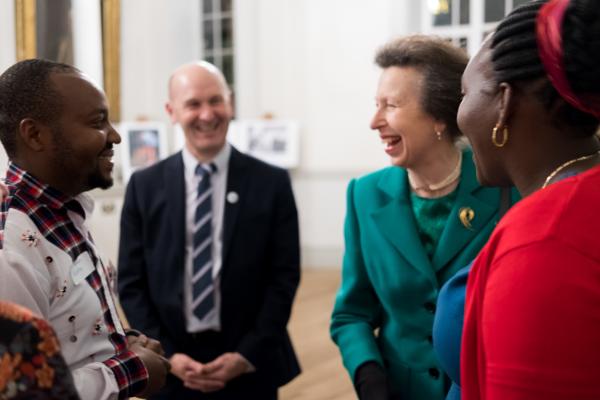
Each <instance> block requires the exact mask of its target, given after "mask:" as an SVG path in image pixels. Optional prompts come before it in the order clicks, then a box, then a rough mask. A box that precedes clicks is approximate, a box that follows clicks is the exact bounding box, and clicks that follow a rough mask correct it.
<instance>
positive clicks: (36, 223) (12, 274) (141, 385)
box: [0, 60, 169, 400]
mask: <svg viewBox="0 0 600 400" xmlns="http://www.w3.org/2000/svg"><path fill="white" fill-rule="evenodd" d="M0 140H1V141H2V145H3V146H4V148H5V150H6V153H7V154H8V156H9V159H10V160H11V162H10V165H9V169H8V172H7V175H6V184H7V186H8V195H7V196H6V197H5V198H4V200H3V202H2V203H1V206H0V247H1V248H2V251H1V255H0V256H1V257H3V258H4V260H5V263H2V264H1V265H2V269H0V298H1V299H6V300H10V301H13V302H15V303H19V304H21V305H23V306H26V307H28V308H30V309H32V310H33V311H34V312H36V313H38V314H40V315H42V316H43V317H44V318H46V319H47V320H49V321H50V323H51V324H52V326H53V328H54V329H55V331H56V333H57V336H58V338H59V341H60V344H61V347H62V352H63V355H64V358H65V360H66V361H67V364H68V365H69V368H70V369H71V372H72V373H73V377H74V380H75V385H76V387H77V390H78V392H79V395H80V396H81V397H82V398H83V399H94V400H97V399H117V398H118V399H125V398H128V397H130V396H141V397H146V396H148V395H151V394H153V393H154V392H156V391H157V390H158V389H159V388H160V387H161V386H162V385H163V384H164V381H165V378H166V374H167V373H168V369H169V364H168V362H167V361H166V360H165V359H164V358H163V357H162V356H161V354H162V348H161V346H160V344H159V343H158V342H156V341H154V340H150V339H148V338H147V337H145V336H144V335H140V334H139V333H137V332H132V333H133V335H129V333H130V332H128V333H127V334H126V332H125V331H124V330H123V327H122V325H121V322H120V320H119V317H118V314H117V312H116V305H115V301H114V298H113V288H114V278H115V271H114V269H113V267H112V264H110V263H109V262H107V261H106V260H104V259H103V258H102V256H101V255H100V254H99V252H98V250H97V249H96V247H95V245H94V241H93V239H92V235H91V234H90V232H89V231H88V229H87V227H86V225H85V218H86V216H89V215H90V214H91V212H92V210H93V202H92V200H91V198H90V197H89V196H87V195H86V194H84V193H83V192H85V191H88V190H90V189H94V188H98V187H99V188H103V189H106V188H108V187H110V186H111V185H112V176H111V175H112V169H113V163H112V161H111V159H112V156H113V149H112V147H113V144H115V143H119V142H120V141H121V138H120V136H119V134H118V133H117V132H116V131H115V130H114V129H113V127H112V126H111V124H110V122H109V119H108V108H107V105H106V98H105V96H104V94H103V92H102V91H101V90H100V89H98V88H97V87H96V86H95V85H94V84H93V83H92V82H91V81H90V80H89V79H88V78H87V77H86V76H84V75H83V74H82V73H81V72H79V71H78V70H77V69H75V68H73V67H71V66H68V65H64V64H58V63H54V62H50V61H45V60H27V61H23V62H20V63H17V64H15V65H14V66H12V67H10V68H9V69H8V70H7V71H6V72H4V73H3V74H2V76H0Z"/></svg>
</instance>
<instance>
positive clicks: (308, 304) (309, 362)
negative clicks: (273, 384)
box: [279, 269, 356, 400]
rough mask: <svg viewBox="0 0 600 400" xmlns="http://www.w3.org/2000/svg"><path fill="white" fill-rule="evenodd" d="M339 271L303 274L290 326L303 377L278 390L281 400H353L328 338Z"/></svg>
mask: <svg viewBox="0 0 600 400" xmlns="http://www.w3.org/2000/svg"><path fill="white" fill-rule="evenodd" d="M339 282H340V271H339V270H337V269H331V270H328V269H326V270H310V269H308V270H307V269H305V270H303V271H302V281H301V283H300V288H299V290H298V294H297V297H296V302H295V304H294V309H293V312H292V318H291V320H290V324H289V330H290V334H291V336H292V342H293V343H294V348H295V349H296V354H297V355H298V357H299V359H300V364H301V366H302V374H301V375H300V376H299V377H297V378H296V379H294V380H293V381H292V382H290V383H289V384H287V385H286V386H284V387H283V388H281V390H280V391H279V398H280V400H354V399H356V396H355V395H354V390H353V389H352V384H351V382H350V378H349V376H348V374H347V373H346V370H345V369H344V367H343V366H342V361H341V358H340V355H339V352H338V349H337V347H336V346H335V345H334V344H333V342H332V341H331V339H330V338H329V318H330V316H331V309H332V307H333V302H334V297H335V293H336V291H337V289H338V286H339Z"/></svg>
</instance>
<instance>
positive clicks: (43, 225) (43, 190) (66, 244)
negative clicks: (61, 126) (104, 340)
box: [0, 163, 148, 399]
mask: <svg viewBox="0 0 600 400" xmlns="http://www.w3.org/2000/svg"><path fill="white" fill-rule="evenodd" d="M6 184H7V186H8V192H9V193H8V196H6V198H5V199H4V201H3V202H2V204H1V205H0V248H2V247H3V245H4V227H5V223H6V217H7V215H8V210H9V209H11V208H14V209H17V210H19V211H21V212H23V213H25V214H27V215H28V216H29V218H30V219H31V220H32V221H33V223H34V224H35V225H36V227H37V228H38V229H39V231H40V234H42V235H43V236H44V237H45V238H46V240H48V241H49V242H50V243H52V244H54V245H55V246H57V247H58V248H60V249H62V250H63V251H65V252H66V253H67V254H69V256H71V259H72V260H73V261H75V260H76V259H77V257H78V256H79V255H80V254H82V253H83V252H86V251H87V252H88V254H89V255H90V258H91V259H92V261H93V263H94V265H95V266H96V269H94V271H93V272H92V273H91V274H90V275H88V277H87V278H86V280H87V282H88V283H89V285H90V286H91V287H92V288H93V289H94V291H95V292H96V295H97V296H98V298H99V300H100V304H101V305H102V313H103V315H104V322H105V325H106V328H107V329H108V332H109V339H110V342H111V343H112V345H113V346H114V348H115V356H113V357H111V358H110V359H108V360H106V361H104V364H105V365H107V366H108V367H109V368H110V369H111V370H112V372H113V373H114V375H115V378H116V380H117V383H118V385H119V390H120V392H119V399H126V398H128V397H130V396H135V395H136V394H139V393H140V392H141V391H142V390H143V389H144V388H145V387H146V383H147V380H148V371H147V370H146V368H145V367H144V364H143V363H142V361H141V360H140V359H139V358H138V357H137V356H136V355H135V354H134V353H133V352H131V351H129V350H127V339H126V337H125V336H124V335H121V334H119V333H118V332H117V330H116V327H115V321H114V320H113V318H112V314H111V313H110V309H109V307H108V302H107V296H110V293H107V292H106V288H105V287H103V286H102V281H101V278H100V274H99V273H98V268H104V266H103V265H102V262H100V261H99V259H98V257H96V254H95V253H94V251H93V249H92V247H91V246H90V245H89V242H88V241H87V240H86V239H85V237H84V236H83V235H82V234H81V232H80V231H79V230H78V229H77V228H76V227H75V225H74V224H73V222H72V221H71V219H70V218H69V216H68V214H67V211H68V210H71V211H74V212H76V213H78V214H79V215H81V216H82V217H83V218H85V211H84V210H83V207H81V204H79V202H77V200H74V199H73V198H71V197H68V196H65V195H64V194H62V193H61V192H59V191H58V190H56V189H54V188H52V187H50V186H48V185H45V184H42V183H41V182H39V181H38V180H37V179H35V178H34V177H33V176H31V175H30V174H28V173H27V172H26V171H24V170H22V169H20V168H19V167H17V166H16V165H15V164H13V163H10V164H9V168H8V171H7V174H6ZM89 240H91V237H89ZM103 272H104V273H105V276H107V274H106V271H103Z"/></svg>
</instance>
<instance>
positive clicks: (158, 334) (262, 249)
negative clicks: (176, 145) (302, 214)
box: [119, 148, 300, 388]
mask: <svg viewBox="0 0 600 400" xmlns="http://www.w3.org/2000/svg"><path fill="white" fill-rule="evenodd" d="M183 169H184V166H183V158H182V155H181V153H177V154H175V155H173V156H171V157H169V158H167V159H165V160H163V161H161V162H159V163H157V164H155V165H153V166H151V167H149V168H147V169H144V170H142V171H139V172H136V173H134V174H133V176H132V177H131V180H130V181H129V184H128V186H127V192H126V195H125V203H124V205H123V212H122V215H121V238H120V247H119V292H120V298H121V304H122V306H123V309H124V311H125V314H126V316H127V319H128V320H129V322H130V324H131V326H132V327H133V328H136V329H139V330H141V331H142V332H144V333H145V334H146V335H148V336H150V337H154V338H158V339H160V341H161V343H162V345H163V347H164V348H165V351H166V353H167V356H170V355H172V354H173V353H185V354H187V355H189V356H191V357H192V358H195V359H197V360H199V361H201V362H207V361H210V360H212V359H214V358H215V357H216V356H218V355H220V354H222V353H224V352H239V353H241V354H242V355H243V356H244V357H246V359H248V360H249V361H250V362H251V363H252V364H253V365H254V366H255V367H256V370H257V372H256V373H255V374H254V375H258V376H262V378H263V379H262V381H265V384H266V385H272V387H273V388H276V387H278V386H281V385H283V384H285V383H287V382H288V381H290V380H291V379H292V378H294V377H295V376H296V375H298V374H299V372H300V368H299V366H298V362H297V360H296V356H295V354H294V351H293V348H292V346H291V343H290V339H289V336H288V333H287V329H286V325H287V323H288V319H289V316H290V311H291V307H292V301H293V299H294V295H295V293H296V288H297V286H298V282H299V278H300V254H299V253H300V252H299V237H298V236H299V233H298V216H297V211H296V205H295V201H294V196H293V193H292V188H291V184H290V179H289V175H288V174H287V172H286V171H285V170H282V169H280V168H276V167H273V166H271V165H268V164H266V163H264V162H262V161H259V160H257V159H255V158H252V157H250V156H247V155H244V154H242V153H240V152H239V151H237V150H236V149H235V148H232V152H231V158H230V160H229V171H228V176H227V189H226V192H225V193H226V194H227V193H230V192H236V193H237V194H238V195H239V200H238V201H237V202H236V203H231V202H228V201H226V204H225V213H224V226H223V232H224V237H223V265H222V269H221V282H220V285H221V286H220V290H221V332H220V333H219V334H215V335H213V336H210V335H208V336H207V335H204V336H202V335H200V338H199V337H198V336H195V335H190V334H188V333H187V332H186V322H185V317H184V303H183V277H184V252H185V226H184V224H185V209H186V204H185V179H184V170H183ZM265 377H268V379H264V378H265ZM247 378H249V376H247V377H246V379H247Z"/></svg>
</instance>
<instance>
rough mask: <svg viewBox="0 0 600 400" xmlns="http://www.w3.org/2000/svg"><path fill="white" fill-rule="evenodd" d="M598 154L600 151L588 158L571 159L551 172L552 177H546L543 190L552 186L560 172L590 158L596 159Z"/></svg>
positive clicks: (589, 155)
mask: <svg viewBox="0 0 600 400" xmlns="http://www.w3.org/2000/svg"><path fill="white" fill-rule="evenodd" d="M598 154H600V151H597V152H595V153H593V154H588V155H587V156H581V157H577V158H573V159H571V160H569V161H566V162H564V163H562V164H560V165H559V166H558V168H556V169H555V170H554V171H552V172H550V175H548V176H547V177H546V180H545V181H544V184H543V185H542V189H544V188H546V186H548V185H549V184H550V181H552V179H554V177H555V176H556V175H557V174H558V173H559V172H560V171H562V170H563V169H565V168H567V167H568V166H569V165H571V164H575V163H576V162H579V161H585V160H589V159H590V158H592V157H594V156H596V155H598Z"/></svg>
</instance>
